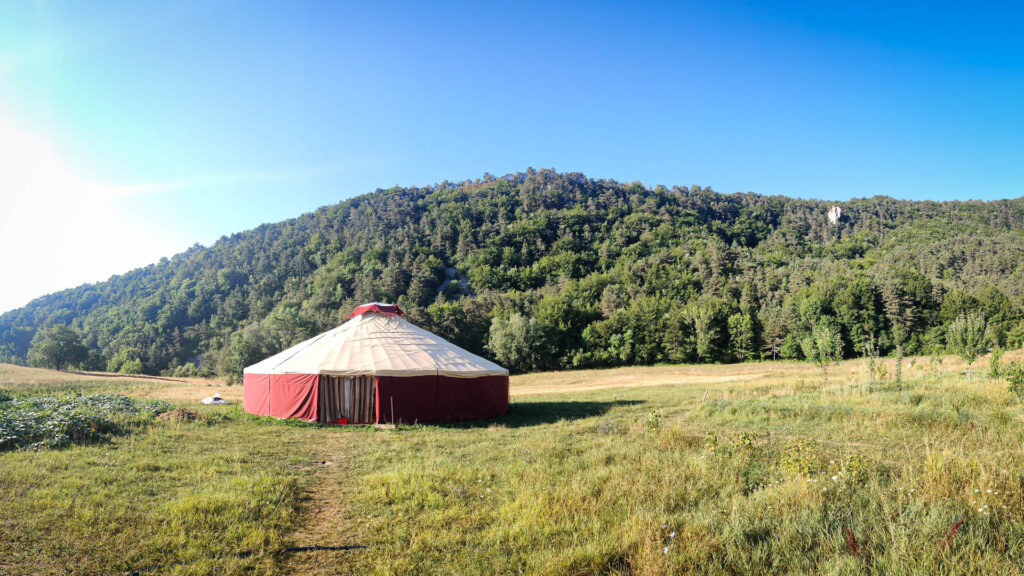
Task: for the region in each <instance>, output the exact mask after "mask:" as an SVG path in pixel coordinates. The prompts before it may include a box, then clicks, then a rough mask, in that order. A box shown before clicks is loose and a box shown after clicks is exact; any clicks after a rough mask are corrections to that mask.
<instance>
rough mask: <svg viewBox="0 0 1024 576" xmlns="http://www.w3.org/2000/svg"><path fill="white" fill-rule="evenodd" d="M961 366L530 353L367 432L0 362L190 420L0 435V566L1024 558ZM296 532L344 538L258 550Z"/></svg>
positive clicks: (535, 565)
mask: <svg viewBox="0 0 1024 576" xmlns="http://www.w3.org/2000/svg"><path fill="white" fill-rule="evenodd" d="M1016 356H1017V357H1019V356H1020V354H1019V353H1017V354H1016ZM962 370H963V365H962V364H961V363H959V362H958V361H955V360H953V359H951V358H947V359H945V360H944V361H943V362H942V363H941V364H939V363H937V362H935V361H932V360H930V359H928V358H911V359H908V360H907V361H906V365H905V367H904V370H903V374H904V382H903V383H902V384H898V383H896V382H894V381H893V380H892V379H891V378H892V374H893V373H894V372H895V370H894V368H893V366H892V361H891V360H890V361H889V370H888V372H889V378H890V379H888V380H886V381H882V382H878V383H876V384H874V385H871V386H869V385H868V384H867V383H866V380H867V378H866V375H865V372H864V367H863V363H862V362H858V361H851V362H846V363H844V364H842V365H840V366H839V367H837V368H836V369H835V370H834V372H833V374H832V376H831V377H830V378H829V383H828V384H827V385H826V384H824V383H823V381H822V379H821V378H820V377H819V375H818V374H817V372H816V371H815V370H814V369H813V368H812V367H810V366H807V365H804V364H797V363H750V364H739V365H730V366H662V367H652V368H632V369H616V370H606V371H586V372H565V373H551V374H532V375H526V376H519V377H514V378H513V384H512V386H513V404H512V408H511V410H510V413H509V414H508V415H507V416H505V417H503V418H498V419H495V420H492V421H484V422H476V423H469V424H465V425H458V426H417V427H400V428H398V429H376V428H369V427H348V428H337V427H330V428H327V427H318V426H311V425H296V424H292V423H283V422H277V421H273V420H269V419H261V418H255V417H251V416H248V415H246V414H244V413H243V412H241V411H240V410H239V409H238V408H237V407H227V408H224V407H201V406H199V405H198V403H197V402H198V399H199V398H201V397H202V396H205V395H209V394H210V393H212V391H214V390H217V391H221V393H222V395H224V396H226V397H229V398H238V397H239V394H240V388H238V387H226V386H223V385H221V384H219V383H217V382H204V381H174V380H166V379H165V380H160V379H120V378H109V377H105V376H97V375H91V376H90V375H66V374H60V373H51V372H43V371H35V370H28V369H21V368H16V367H6V366H4V367H0V389H5V390H8V391H12V392H14V393H16V394H26V393H33V392H42V393H47V394H53V393H59V392H60V391H61V390H64V389H72V390H76V391H80V392H85V393H93V392H111V391H113V392H120V393H126V394H129V395H132V396H135V397H139V398H144V399H155V398H165V399H169V400H171V401H172V402H175V403H176V404H178V405H181V406H185V407H188V408H192V409H195V410H198V411H200V412H201V413H203V414H205V415H207V416H209V419H208V420H206V421H199V422H194V423H180V422H164V421H160V420H156V419H151V420H142V421H140V422H136V423H135V424H133V426H134V427H133V428H132V429H131V430H130V433H128V434H126V435H122V436H113V437H111V438H110V439H109V440H107V441H103V442H100V443H93V444H90V445H76V446H72V447H70V448H63V449H56V450H40V451H8V452H3V453H0V573H4V574H109V573H123V572H128V571H131V570H137V569H144V568H150V567H154V566H161V565H165V564H171V563H176V562H181V564H177V565H173V566H168V567H166V568H161V569H159V570H155V571H152V572H148V573H155V574H209V573H216V574H243V573H244V574H286V573H311V574H339V573H341V574H566V575H568V574H680V573H695V574H862V573H874V574H1020V573H1024V407H1022V406H1021V404H1020V403H1019V402H1018V401H1017V400H1016V399H1014V398H1013V397H1011V395H1010V394H1009V392H1008V391H1007V387H1006V384H1005V383H1004V382H1001V381H999V380H994V379H989V378H988V377H987V376H985V373H986V367H985V362H984V361H981V362H980V363H979V364H976V365H975V376H974V379H973V381H972V382H968V381H967V379H966V378H965V377H964V376H963V374H962ZM311 545H320V546H346V545H357V546H365V548H359V549H353V550H345V551H315V552H295V553H269V551H272V550H276V549H281V548H284V547H289V546H311ZM247 551H254V552H257V553H256V554H252V555H249V556H243V557H239V555H238V554H239V553H242V552H247Z"/></svg>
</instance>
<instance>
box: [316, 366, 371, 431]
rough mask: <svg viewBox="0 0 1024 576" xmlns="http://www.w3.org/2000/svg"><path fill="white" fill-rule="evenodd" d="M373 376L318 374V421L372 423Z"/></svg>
mask: <svg viewBox="0 0 1024 576" xmlns="http://www.w3.org/2000/svg"><path fill="white" fill-rule="evenodd" d="M374 380H375V379H374V377H373V376H321V377H320V411H319V420H320V422H338V421H339V420H340V419H341V418H345V419H346V420H347V421H348V423H349V424H373V423H374V422H375V421H376V418H377V410H376V408H377V406H376V397H377V391H376V389H375V387H374Z"/></svg>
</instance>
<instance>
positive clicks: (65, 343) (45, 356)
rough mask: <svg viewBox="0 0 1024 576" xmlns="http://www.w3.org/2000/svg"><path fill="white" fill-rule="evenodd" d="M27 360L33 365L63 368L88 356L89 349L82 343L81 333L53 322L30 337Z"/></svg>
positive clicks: (75, 364) (83, 360) (84, 359)
mask: <svg viewBox="0 0 1024 576" xmlns="http://www.w3.org/2000/svg"><path fill="white" fill-rule="evenodd" d="M28 355H29V361H30V362H31V363H32V365H33V366H40V367H43V368H53V369H56V370H65V369H67V368H68V367H70V366H77V365H78V364H80V363H82V362H85V361H86V360H87V359H88V358H89V349H88V348H86V346H85V344H83V343H82V335H81V334H79V333H78V331H77V330H75V329H74V328H71V327H70V326H66V325H64V324H55V325H53V326H51V327H49V328H47V329H44V330H40V331H39V332H38V333H36V337H35V338H33V339H32V347H31V348H30V349H29V353H28Z"/></svg>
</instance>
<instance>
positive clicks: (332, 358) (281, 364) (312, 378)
mask: <svg viewBox="0 0 1024 576" xmlns="http://www.w3.org/2000/svg"><path fill="white" fill-rule="evenodd" d="M402 316H403V312H402V311H401V310H400V309H399V308H398V306H396V305H394V304H381V303H376V302H375V303H372V304H364V305H362V306H358V307H357V308H356V309H355V311H354V312H352V314H350V315H349V316H348V318H346V321H345V322H344V323H343V324H342V325H340V326H338V327H337V328H335V329H333V330H330V331H328V332H324V333H323V334H320V335H319V336H316V337H314V338H311V339H309V340H306V341H305V342H302V343H300V344H296V345H295V346H292V347H291V348H289V349H287V350H285V351H284V352H281V353H279V354H275V355H274V356H271V357H270V358H267V359H266V360H263V361H262V362H259V363H257V364H253V365H252V366H249V367H248V368H246V369H245V370H244V378H243V380H242V385H243V392H242V394H243V403H242V405H243V407H244V408H245V410H246V411H247V412H250V413H252V414H258V415H261V416H275V417H277V418H298V419H300V420H308V421H316V422H329V423H337V424H374V423H379V424H386V423H404V424H412V423H417V422H420V423H437V422H457V421H461V420H476V419H478V418H490V417H493V416H498V415H501V414H504V413H506V412H508V370H506V369H504V368H502V367H501V366H498V365H497V364H495V363H493V362H491V361H489V360H486V359H484V358H481V357H480V356H477V355H475V354H472V353H470V352H468V351H466V350H463V349H462V348H459V347H458V346H456V345H454V344H452V343H451V342H448V341H447V340H445V339H444V338H441V337H440V336H437V335H436V334H432V333H430V332H428V331H426V330H423V329H422V328H419V327H417V326H414V325H413V324H411V323H410V322H408V321H407V320H405V319H404V318H402Z"/></svg>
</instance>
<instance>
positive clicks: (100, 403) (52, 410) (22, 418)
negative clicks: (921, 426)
mask: <svg viewBox="0 0 1024 576" xmlns="http://www.w3.org/2000/svg"><path fill="white" fill-rule="evenodd" d="M171 408H172V405H171V404H170V403H169V402H164V401H162V400H155V401H139V400H134V399H131V398H128V397H127V396H121V395H118V394H93V395H89V396H66V397H53V396H37V397H31V398H24V399H11V398H9V397H8V398H6V399H4V398H3V397H0V452H2V451H4V450H14V449H30V450H34V449H39V448H57V447H62V446H68V445H70V444H84V443H88V442H95V441H97V440H102V439H105V438H107V437H109V436H110V435H113V434H121V433H124V432H125V431H126V430H127V428H126V424H128V423H129V421H130V419H131V418H132V417H136V416H140V415H141V416H146V415H148V416H153V415H155V414H158V413H160V412H164V411H167V410H170V409H171Z"/></svg>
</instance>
